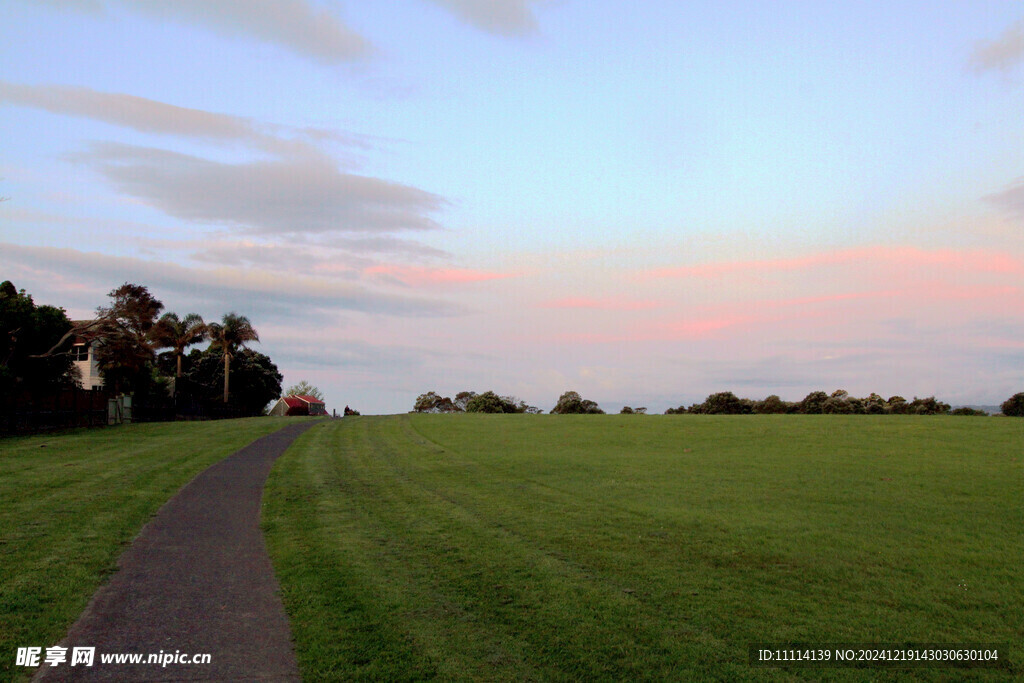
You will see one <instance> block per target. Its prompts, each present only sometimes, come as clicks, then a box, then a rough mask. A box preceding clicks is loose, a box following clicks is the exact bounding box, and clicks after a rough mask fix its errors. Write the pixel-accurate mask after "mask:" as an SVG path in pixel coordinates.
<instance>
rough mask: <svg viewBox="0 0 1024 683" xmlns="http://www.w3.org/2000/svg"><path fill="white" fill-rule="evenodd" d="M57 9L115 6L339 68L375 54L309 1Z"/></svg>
mask: <svg viewBox="0 0 1024 683" xmlns="http://www.w3.org/2000/svg"><path fill="white" fill-rule="evenodd" d="M44 1H45V2H46V3H47V4H50V5H54V6H56V7H58V8H68V7H71V8H75V9H78V10H80V11H84V12H89V13H92V14H99V13H101V12H102V11H103V10H105V9H106V10H109V9H110V8H112V7H123V8H124V9H127V10H131V11H134V12H139V13H142V14H146V15H149V16H151V17H153V18H155V19H158V20H161V21H176V22H180V23H182V24H188V25H191V26H201V27H203V28H205V29H208V30H210V31H213V32H214V33H217V34H219V35H221V36H226V37H228V38H238V37H242V38H254V39H256V40H260V41H263V42H267V43H273V44H275V45H278V46H279V47H282V48H284V49H286V50H289V51H291V52H293V53H295V54H297V55H300V56H302V57H305V58H307V59H312V60H314V61H316V62H319V63H321V64H328V65H330V64H339V63H342V62H348V61H353V60H358V59H363V58H365V57H368V56H370V55H372V54H373V53H374V48H373V46H372V45H371V44H370V42H369V41H368V40H367V39H366V38H364V37H363V36H361V35H359V34H358V33H356V32H355V31H353V30H352V29H350V28H349V27H348V26H346V25H345V24H344V23H343V22H342V21H340V20H339V19H338V17H337V16H336V15H335V14H334V13H332V12H329V11H327V10H324V9H318V8H316V7H315V5H313V4H312V3H310V2H308V1H307V0H246V1H245V2H237V1H236V0H173V2H166V1H165V0H44Z"/></svg>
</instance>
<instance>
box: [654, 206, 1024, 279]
mask: <svg viewBox="0 0 1024 683" xmlns="http://www.w3.org/2000/svg"><path fill="white" fill-rule="evenodd" d="M1017 192H1019V191H1018V190H1015V191H1014V193H1013V194H1009V195H1008V200H1009V199H1013V198H1016V201H1020V198H1019V197H1017V194H1016V193H1017ZM871 263H886V264H898V265H901V266H908V265H913V266H931V267H945V268H955V269H960V270H980V271H988V272H998V273H1024V264H1022V263H1021V261H1020V260H1019V259H1017V258H1015V257H1013V256H1011V255H1009V254H1004V253H1001V252H996V251H985V250H964V251H958V250H954V249H920V248H917V247H861V248H855V249H841V250H836V251H830V252H823V253H818V254H809V255H806V256H798V257H793V258H782V259H756V260H744V261H719V262H715V263H704V264H698V265H693V266H680V267H676V268H657V269H653V270H648V271H643V272H641V273H640V274H639V277H640V278H641V279H655V278H720V277H724V276H727V275H734V274H738V273H764V272H773V271H801V270H811V269H818V268H823V267H829V266H838V265H846V264H851V265H854V264H855V265H866V264H867V265H870V264H871Z"/></svg>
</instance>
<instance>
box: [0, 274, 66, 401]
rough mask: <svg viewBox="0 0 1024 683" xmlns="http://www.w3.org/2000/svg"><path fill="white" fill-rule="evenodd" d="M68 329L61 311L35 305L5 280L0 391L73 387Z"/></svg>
mask: <svg viewBox="0 0 1024 683" xmlns="http://www.w3.org/2000/svg"><path fill="white" fill-rule="evenodd" d="M71 329H72V325H71V321H70V320H68V317H67V315H66V314H65V312H64V309H62V308H56V307H54V306H36V304H35V302H34V301H33V300H32V296H31V295H29V294H26V293H25V290H20V291H19V290H17V289H16V288H15V287H14V284H13V283H11V282H10V281H9V280H6V281H4V282H3V283H2V284H0V392H2V393H6V392H9V391H11V390H13V389H14V388H15V387H16V386H23V387H26V388H31V389H40V388H47V387H52V386H55V385H61V384H66V385H71V384H73V383H74V381H75V379H76V375H75V367H74V362H73V361H72V359H71V356H70V355H69V354H68V349H69V348H70V346H71V341H72V336H73V335H72V334H71Z"/></svg>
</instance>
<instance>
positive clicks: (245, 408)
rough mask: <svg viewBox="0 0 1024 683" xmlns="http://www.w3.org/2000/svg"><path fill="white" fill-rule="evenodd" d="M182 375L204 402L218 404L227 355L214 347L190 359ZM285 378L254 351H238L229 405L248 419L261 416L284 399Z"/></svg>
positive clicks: (232, 375) (233, 364) (195, 351)
mask: <svg viewBox="0 0 1024 683" xmlns="http://www.w3.org/2000/svg"><path fill="white" fill-rule="evenodd" d="M186 365H187V367H186V369H185V373H184V375H183V378H184V380H185V381H186V382H187V384H188V385H189V386H190V387H191V388H192V393H193V398H195V399H198V400H199V401H201V402H206V401H219V400H220V398H221V396H220V393H221V387H222V386H223V383H224V351H223V350H222V349H221V348H219V347H217V346H211V347H210V348H208V349H206V350H205V351H200V350H198V349H194V350H193V351H192V352H191V353H190V354H189V355H188V363H187V364H186ZM281 380H282V375H281V372H280V371H279V370H278V368H277V365H275V364H274V362H273V361H271V360H270V358H269V357H268V356H266V355H264V354H262V353H259V352H258V351H253V350H252V349H239V350H237V351H236V352H235V354H234V360H232V362H231V386H232V387H234V389H233V391H232V392H231V402H230V405H231V406H232V407H234V408H238V409H239V410H241V411H242V412H244V413H247V414H249V415H259V414H260V413H261V412H262V411H263V409H264V408H265V407H266V405H267V404H268V403H270V402H271V401H274V400H276V399H277V398H278V397H280V396H281Z"/></svg>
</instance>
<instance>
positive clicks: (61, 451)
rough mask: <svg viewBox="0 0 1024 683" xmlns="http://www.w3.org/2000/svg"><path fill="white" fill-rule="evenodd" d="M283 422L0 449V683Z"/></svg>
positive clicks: (90, 433) (74, 436) (138, 429)
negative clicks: (165, 515)
mask: <svg viewBox="0 0 1024 683" xmlns="http://www.w3.org/2000/svg"><path fill="white" fill-rule="evenodd" d="M285 424H287V423H286V421H285V418H250V419H243V420H223V421H217V422H187V423H181V422H179V423H162V424H133V425H122V426H119V427H110V428H102V429H92V430H77V431H69V432H64V433H60V434H50V435H41V436H31V437H18V438H4V439H0V501H2V502H0V680H11V679H12V678H14V677H18V676H21V677H23V678H24V677H27V675H28V673H26V672H29V670H26V669H21V670H16V667H15V666H14V664H15V651H16V649H17V648H18V647H28V646H32V647H43V648H46V647H49V646H52V645H56V644H57V642H58V641H60V639H61V638H63V637H64V635H65V633H66V632H67V629H68V627H69V626H70V625H71V624H72V623H73V622H74V620H75V619H76V618H77V617H78V615H79V614H80V613H81V611H82V609H84V608H85V606H86V604H87V603H88V601H89V598H90V597H91V596H92V594H93V593H94V592H95V590H96V589H97V588H98V587H99V586H100V584H101V583H102V582H103V580H104V578H105V576H106V575H108V574H109V573H110V572H111V571H112V570H113V569H115V568H116V562H117V558H118V556H119V555H120V554H121V552H122V551H123V550H124V547H125V546H126V545H127V544H129V543H130V542H131V540H132V539H133V538H134V537H135V536H136V535H137V534H138V532H139V531H140V530H141V529H142V527H143V526H144V525H145V523H146V522H147V521H148V520H149V518H150V517H151V516H152V515H153V514H154V513H155V512H156V511H157V510H158V509H159V508H160V506H161V505H163V504H164V503H165V502H166V501H167V500H168V499H169V498H170V497H171V496H172V495H174V493H176V492H177V491H178V489H180V488H181V487H182V486H184V485H185V484H186V483H188V482H189V481H190V480H191V479H192V478H193V477H195V476H196V475H197V474H199V473H200V472H201V471H203V470H204V469H205V468H206V467H208V466H210V465H211V464H213V463H215V462H217V461H218V460H221V459H223V458H225V457H227V456H228V455H230V454H231V453H233V452H234V451H236V450H238V449H239V448H242V447H243V446H245V445H246V444H248V443H250V442H252V441H253V440H255V439H256V438H258V437H260V436H263V435H265V434H269V433H270V432H273V431H276V430H277V429H280V428H281V427H283V426H284V425H285Z"/></svg>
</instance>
